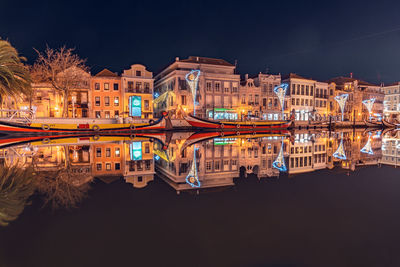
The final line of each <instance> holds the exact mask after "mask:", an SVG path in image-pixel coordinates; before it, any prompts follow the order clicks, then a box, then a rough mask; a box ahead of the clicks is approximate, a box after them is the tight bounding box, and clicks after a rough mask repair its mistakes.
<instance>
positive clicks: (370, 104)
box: [362, 98, 375, 118]
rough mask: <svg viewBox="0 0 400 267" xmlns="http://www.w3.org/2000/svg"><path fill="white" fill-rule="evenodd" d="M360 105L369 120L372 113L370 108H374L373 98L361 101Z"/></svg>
mask: <svg viewBox="0 0 400 267" xmlns="http://www.w3.org/2000/svg"><path fill="white" fill-rule="evenodd" d="M362 103H363V104H364V105H365V107H366V108H367V110H368V113H369V117H370V118H371V112H372V107H373V106H374V103H375V98H371V99H367V100H363V101H362Z"/></svg>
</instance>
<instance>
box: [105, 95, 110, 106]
mask: <svg viewBox="0 0 400 267" xmlns="http://www.w3.org/2000/svg"><path fill="white" fill-rule="evenodd" d="M104 105H105V106H106V107H108V106H109V105H110V97H109V96H105V97H104Z"/></svg>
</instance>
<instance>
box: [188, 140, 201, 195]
mask: <svg viewBox="0 0 400 267" xmlns="http://www.w3.org/2000/svg"><path fill="white" fill-rule="evenodd" d="M196 150H198V148H197V147H196V145H194V148H193V162H192V166H191V168H190V171H189V173H188V175H187V176H186V183H187V184H189V185H190V186H191V187H195V188H199V187H200V186H201V183H200V181H199V176H198V173H197V162H196Z"/></svg>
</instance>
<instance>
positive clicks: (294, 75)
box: [282, 73, 314, 80]
mask: <svg viewBox="0 0 400 267" xmlns="http://www.w3.org/2000/svg"><path fill="white" fill-rule="evenodd" d="M286 79H303V80H314V79H312V78H305V77H302V76H300V75H298V74H296V73H289V74H288V75H285V76H283V77H282V80H286Z"/></svg>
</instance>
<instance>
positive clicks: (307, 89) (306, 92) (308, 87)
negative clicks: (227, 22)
mask: <svg viewBox="0 0 400 267" xmlns="http://www.w3.org/2000/svg"><path fill="white" fill-rule="evenodd" d="M308 88H309V86H308V85H306V95H308Z"/></svg>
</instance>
